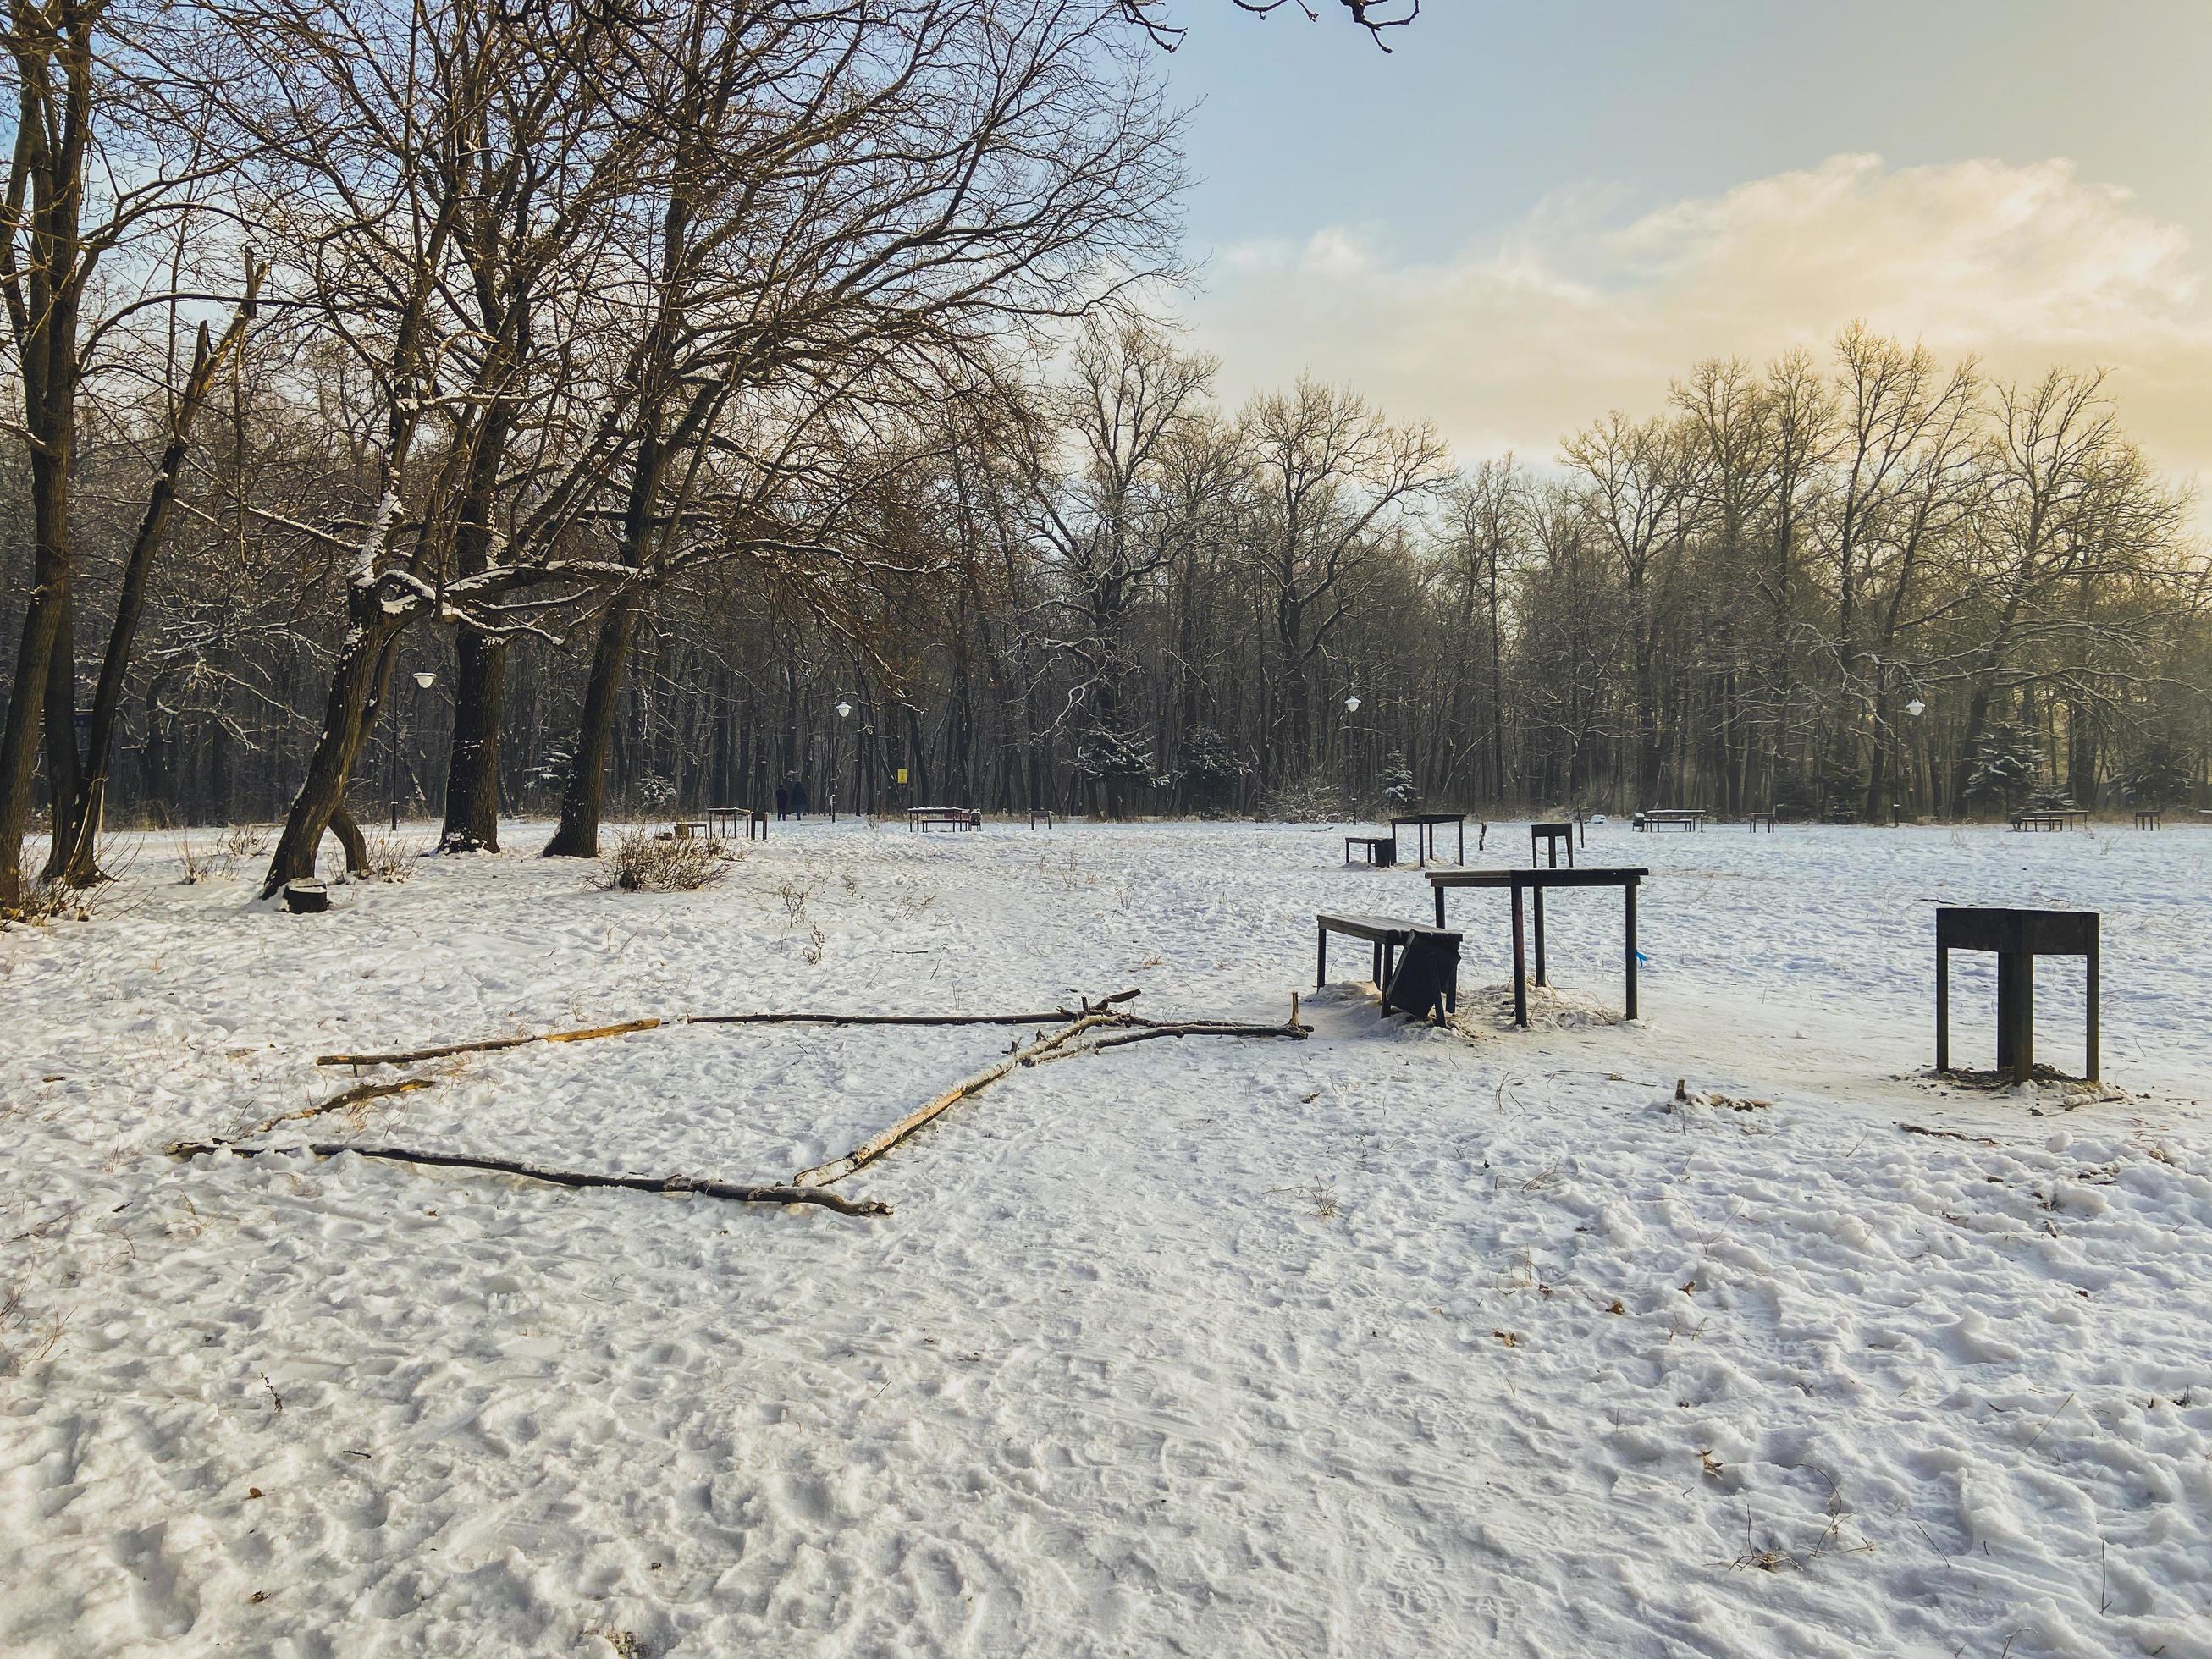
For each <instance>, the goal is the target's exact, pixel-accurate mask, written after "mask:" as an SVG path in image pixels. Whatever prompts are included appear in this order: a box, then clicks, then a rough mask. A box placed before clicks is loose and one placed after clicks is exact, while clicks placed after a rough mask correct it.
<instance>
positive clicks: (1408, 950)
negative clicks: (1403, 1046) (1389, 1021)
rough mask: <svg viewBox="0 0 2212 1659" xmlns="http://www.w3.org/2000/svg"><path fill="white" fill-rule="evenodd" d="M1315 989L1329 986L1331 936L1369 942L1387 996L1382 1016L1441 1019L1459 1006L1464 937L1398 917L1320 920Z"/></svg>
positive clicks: (1317, 923) (1317, 920)
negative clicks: (1329, 942) (1460, 952)
mask: <svg viewBox="0 0 2212 1659" xmlns="http://www.w3.org/2000/svg"><path fill="white" fill-rule="evenodd" d="M1314 923H1315V933H1316V953H1315V963H1314V988H1315V989H1316V990H1319V989H1320V988H1321V987H1322V986H1324V985H1326V984H1328V936H1329V935H1330V934H1331V933H1342V934H1344V935H1346V937H1347V938H1351V939H1364V940H1366V941H1367V943H1368V945H1370V946H1371V947H1372V950H1373V952H1374V961H1373V969H1372V971H1373V975H1374V979H1375V984H1376V988H1377V989H1379V990H1380V991H1381V992H1382V994H1383V1006H1382V1016H1383V1018H1389V1016H1390V1015H1391V1014H1393V1013H1408V1014H1413V1015H1416V1016H1418V1017H1419V1018H1430V1017H1431V1016H1432V1015H1433V1016H1439V1017H1440V1016H1441V1015H1443V1014H1448V1013H1449V1012H1452V1011H1453V1010H1454V1009H1455V1008H1457V1007H1458V1006H1459V946H1460V936H1459V935H1458V934H1457V933H1449V932H1447V931H1446V930H1445V929H1443V928H1442V927H1425V926H1423V925H1422V924H1421V923H1420V922H1418V921H1407V920H1405V919H1404V918H1401V917H1398V916H1363V915H1329V914H1327V913H1326V912H1324V913H1323V914H1322V915H1316V917H1315V918H1314Z"/></svg>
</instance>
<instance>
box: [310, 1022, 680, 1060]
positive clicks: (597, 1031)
mask: <svg viewBox="0 0 2212 1659" xmlns="http://www.w3.org/2000/svg"><path fill="white" fill-rule="evenodd" d="M659 1024H660V1021H659V1020H658V1019H631V1020H624V1021H623V1023H622V1024H619V1025H594V1026H592V1027H591V1028H590V1029H589V1030H582V1031H540V1032H538V1033H536V1034H535V1035H533V1036H504V1037H484V1038H482V1039H480V1040H479V1041H477V1042H446V1043H441V1044H439V1045H438V1046H437V1047H436V1048H410V1049H407V1050H405V1051H404V1052H401V1053H398V1054H317V1055H316V1056H315V1064H316V1065H318V1066H404V1065H406V1064H407V1063H408V1062H409V1061H410V1060H442V1059H444V1058H445V1057H446V1056H447V1054H491V1053H494V1052H495V1051H496V1050H499V1049H501V1048H523V1047H526V1045H528V1044H530V1043H532V1042H591V1041H592V1039H593V1038H594V1037H611V1036H629V1034H630V1033H631V1032H632V1031H650V1030H654V1029H655V1028H656V1027H658V1026H659Z"/></svg>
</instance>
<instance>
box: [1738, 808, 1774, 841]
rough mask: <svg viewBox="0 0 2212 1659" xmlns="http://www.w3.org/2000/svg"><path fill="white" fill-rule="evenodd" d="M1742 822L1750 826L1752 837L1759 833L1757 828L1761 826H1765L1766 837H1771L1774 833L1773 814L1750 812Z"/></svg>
mask: <svg viewBox="0 0 2212 1659" xmlns="http://www.w3.org/2000/svg"><path fill="white" fill-rule="evenodd" d="M1744 822H1745V823H1747V824H1748V825H1750V826H1751V833H1752V834H1753V835H1754V836H1755V835H1757V834H1758V833H1759V825H1761V824H1765V826H1766V833H1767V834H1768V835H1770V836H1771V835H1772V834H1773V833H1774V814H1773V813H1771V812H1752V813H1749V814H1747V815H1746V817H1745V818H1744Z"/></svg>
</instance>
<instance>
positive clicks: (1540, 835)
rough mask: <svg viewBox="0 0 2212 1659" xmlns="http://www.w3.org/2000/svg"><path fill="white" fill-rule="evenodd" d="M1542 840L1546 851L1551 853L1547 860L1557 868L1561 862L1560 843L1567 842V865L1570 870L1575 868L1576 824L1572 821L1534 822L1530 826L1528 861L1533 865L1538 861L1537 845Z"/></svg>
mask: <svg viewBox="0 0 2212 1659" xmlns="http://www.w3.org/2000/svg"><path fill="white" fill-rule="evenodd" d="M1538 842H1542V843H1543V848H1544V851H1545V852H1546V853H1547V854H1548V855H1549V856H1548V857H1547V859H1546V860H1545V862H1546V863H1547V864H1548V865H1550V866H1553V868H1555V869H1556V868H1557V867H1558V866H1559V844H1560V843H1561V842H1565V843H1566V848H1567V867H1568V868H1569V869H1570V870H1571V869H1573V868H1574V865H1575V826H1574V824H1573V823H1572V822H1571V821H1569V822H1566V823H1532V824H1530V825H1529V826H1528V862H1529V863H1530V864H1532V865H1533V864H1534V863H1535V862H1536V847H1537V843H1538Z"/></svg>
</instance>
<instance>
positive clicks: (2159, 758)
mask: <svg viewBox="0 0 2212 1659" xmlns="http://www.w3.org/2000/svg"><path fill="white" fill-rule="evenodd" d="M2194 781H2195V771H2194V769H2193V768H2192V767H2191V765H2190V761H2189V757H2188V756H2187V755H2186V754H2185V753H2184V752H2183V750H2181V748H2180V747H2179V745H2178V744H2174V743H2172V742H2170V741H2169V740H2167V739H2166V738H2152V739H2151V740H2150V741H2149V742H2148V743H2147V744H2144V745H2143V746H2142V748H2141V749H2140V750H2136V756H2135V759H2134V761H2133V762H2132V763H2131V764H2130V766H2129V768H2128V771H2127V775H2126V776H2125V777H2124V778H2123V779H2121V781H2120V790H2121V793H2123V794H2124V795H2125V796H2126V797H2127V800H2128V805H2130V806H2171V805H2174V804H2175V803H2176V802H2177V801H2183V800H2186V799H2189V792H2190V789H2191V786H2192V784H2193V783H2194Z"/></svg>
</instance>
